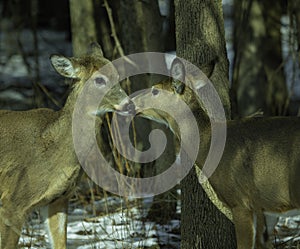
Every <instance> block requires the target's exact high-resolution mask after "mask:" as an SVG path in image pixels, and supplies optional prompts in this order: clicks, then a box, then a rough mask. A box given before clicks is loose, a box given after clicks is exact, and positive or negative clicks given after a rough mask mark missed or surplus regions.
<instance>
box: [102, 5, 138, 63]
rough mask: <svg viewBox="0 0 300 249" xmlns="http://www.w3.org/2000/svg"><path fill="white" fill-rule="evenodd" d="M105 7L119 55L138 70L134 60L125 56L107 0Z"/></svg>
mask: <svg viewBox="0 0 300 249" xmlns="http://www.w3.org/2000/svg"><path fill="white" fill-rule="evenodd" d="M104 7H105V9H106V12H107V15H108V20H109V24H110V28H111V36H112V38H113V39H114V41H115V44H116V48H117V50H118V52H119V54H120V55H121V57H124V59H125V60H126V61H127V62H128V63H129V64H131V65H132V66H134V67H136V68H138V66H137V65H136V64H135V63H134V62H133V61H132V60H130V59H129V58H127V57H126V56H125V54H124V50H123V48H122V46H121V43H120V40H119V38H118V36H117V32H116V28H115V23H114V19H113V16H112V10H111V8H110V7H109V5H108V3H107V0H104Z"/></svg>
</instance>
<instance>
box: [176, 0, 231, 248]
mask: <svg viewBox="0 0 300 249" xmlns="http://www.w3.org/2000/svg"><path fill="white" fill-rule="evenodd" d="M175 21H176V44H177V55H178V56H180V57H183V58H184V59H187V60H188V61H190V62H192V63H193V64H195V65H197V66H199V68H200V69H201V70H202V71H203V72H204V73H205V74H206V75H207V76H208V78H209V79H210V80H211V82H212V83H213V84H214V86H215V88H216V90H217V92H218V93H219V96H220V99H221V101H222V102H223V105H224V108H225V112H226V114H227V117H230V101H229V93H228V91H229V80H228V59H227V54H226V48H225V38H224V23H223V16H222V5H221V1H208V0H204V1H203V0H202V1H199V0H188V1H186V0H175ZM181 217H182V218H181V221H182V223H181V229H182V244H181V248H183V249H185V248H186V249H190V248H203V249H212V248H213V249H219V248H222V249H226V248H228V249H232V248H235V236H234V228H233V225H232V223H231V222H230V221H229V220H228V219H227V218H225V216H224V215H223V214H222V213H221V212H220V211H219V210H218V209H217V208H216V207H215V206H214V205H213V204H212V203H211V202H210V200H209V198H208V197H207V195H206V193H205V192H204V191H203V190H202V187H201V185H200V184H199V182H198V178H197V176H196V173H195V170H194V169H193V170H191V172H190V174H189V175H188V176H187V177H186V178H185V179H184V180H183V181H182V212H181Z"/></svg>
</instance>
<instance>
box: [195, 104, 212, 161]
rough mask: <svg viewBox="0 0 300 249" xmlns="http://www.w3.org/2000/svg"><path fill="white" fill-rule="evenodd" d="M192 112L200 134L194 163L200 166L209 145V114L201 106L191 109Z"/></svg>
mask: <svg viewBox="0 0 300 249" xmlns="http://www.w3.org/2000/svg"><path fill="white" fill-rule="evenodd" d="M193 114H194V117H195V118H196V122H197V125H198V129H199V136H200V145H199V152H198V156H197V159H196V163H197V165H199V166H200V167H202V166H203V164H204V162H205V159H206V156H207V153H208V151H209V147H210V141H211V124H210V119H209V116H208V115H207V113H206V112H205V111H204V110H203V109H202V108H197V109H196V110H193Z"/></svg>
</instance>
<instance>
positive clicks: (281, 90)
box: [233, 0, 287, 116]
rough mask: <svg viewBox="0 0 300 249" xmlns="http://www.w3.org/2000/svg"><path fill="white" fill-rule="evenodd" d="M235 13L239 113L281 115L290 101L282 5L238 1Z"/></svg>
mask: <svg viewBox="0 0 300 249" xmlns="http://www.w3.org/2000/svg"><path fill="white" fill-rule="evenodd" d="M234 13H235V15H234V18H235V22H234V23H235V31H234V50H235V61H234V74H233V92H235V93H236V102H237V112H238V113H239V115H240V116H246V115H250V114H253V113H255V112H257V111H258V110H261V111H263V112H264V114H265V115H282V114H284V113H285V110H286V103H287V102H286V101H287V89H286V84H285V76H284V71H283V60H282V51H281V34H280V28H281V21H280V18H281V16H282V14H283V6H281V4H280V2H274V1H270V0H267V1H257V0H254V1H246V0H242V1H240V0H236V1H235V11H234Z"/></svg>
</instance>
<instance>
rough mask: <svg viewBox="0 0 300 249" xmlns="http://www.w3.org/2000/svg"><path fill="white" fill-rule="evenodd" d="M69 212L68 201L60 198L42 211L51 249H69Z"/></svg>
mask: <svg viewBox="0 0 300 249" xmlns="http://www.w3.org/2000/svg"><path fill="white" fill-rule="evenodd" d="M67 212H68V200H67V199H66V198H63V197H62V198H60V199H58V200H56V201H54V202H52V203H50V204H49V205H48V206H46V207H44V208H43V210H42V216H43V218H44V219H45V225H46V227H47V233H48V237H49V241H50V244H51V248H53V249H66V248H67Z"/></svg>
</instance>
